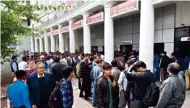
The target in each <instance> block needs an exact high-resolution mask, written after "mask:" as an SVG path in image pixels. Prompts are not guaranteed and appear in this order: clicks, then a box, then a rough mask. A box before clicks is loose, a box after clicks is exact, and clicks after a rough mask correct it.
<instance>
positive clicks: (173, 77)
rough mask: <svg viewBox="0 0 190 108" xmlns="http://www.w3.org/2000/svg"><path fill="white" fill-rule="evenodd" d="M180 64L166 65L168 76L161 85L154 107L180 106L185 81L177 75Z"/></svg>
mask: <svg viewBox="0 0 190 108" xmlns="http://www.w3.org/2000/svg"><path fill="white" fill-rule="evenodd" d="M179 69H180V66H179V64H177V63H171V64H169V65H168V68H167V71H168V72H169V74H170V76H169V77H168V78H167V79H166V80H165V81H164V82H163V84H162V86H161V92H160V98H159V101H158V104H157V106H156V108H181V106H182V105H183V102H184V100H185V82H184V80H182V79H180V78H179V77H178V73H179Z"/></svg>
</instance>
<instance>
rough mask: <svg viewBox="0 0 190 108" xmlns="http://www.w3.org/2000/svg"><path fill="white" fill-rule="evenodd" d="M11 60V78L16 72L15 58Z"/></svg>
mask: <svg viewBox="0 0 190 108" xmlns="http://www.w3.org/2000/svg"><path fill="white" fill-rule="evenodd" d="M11 60H12V61H11V63H10V66H11V70H12V76H15V72H16V71H18V63H17V56H12V58H11Z"/></svg>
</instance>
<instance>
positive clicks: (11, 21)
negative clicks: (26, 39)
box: [0, 1, 71, 59]
mask: <svg viewBox="0 0 190 108" xmlns="http://www.w3.org/2000/svg"><path fill="white" fill-rule="evenodd" d="M0 4H1V6H0V8H1V54H0V57H1V58H3V59H4V58H5V57H6V56H10V55H11V54H13V53H14V49H11V48H8V47H7V46H8V45H9V44H17V43H18V42H19V41H18V39H19V37H20V36H36V34H35V33H36V32H34V31H36V30H34V29H31V28H28V27H25V26H23V18H27V19H30V20H34V21H39V19H38V14H36V13H35V11H39V10H45V11H46V10H47V11H50V10H52V9H54V10H55V11H59V10H63V9H64V10H68V9H71V8H69V7H67V6H66V5H60V6H57V7H56V6H51V5H49V6H43V5H40V6H39V5H38V4H36V5H31V4H30V3H28V2H27V3H25V2H21V1H1V2H0Z"/></svg>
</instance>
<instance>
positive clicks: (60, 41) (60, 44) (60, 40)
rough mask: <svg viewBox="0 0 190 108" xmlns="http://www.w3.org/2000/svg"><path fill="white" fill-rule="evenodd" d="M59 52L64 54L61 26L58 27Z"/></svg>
mask: <svg viewBox="0 0 190 108" xmlns="http://www.w3.org/2000/svg"><path fill="white" fill-rule="evenodd" d="M59 52H61V53H64V52H65V51H64V38H63V34H62V33H61V25H59Z"/></svg>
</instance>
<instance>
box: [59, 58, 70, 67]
mask: <svg viewBox="0 0 190 108" xmlns="http://www.w3.org/2000/svg"><path fill="white" fill-rule="evenodd" d="M60 62H61V63H62V64H65V65H66V66H68V64H67V60H66V59H65V58H63V59H61V60H60Z"/></svg>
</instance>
